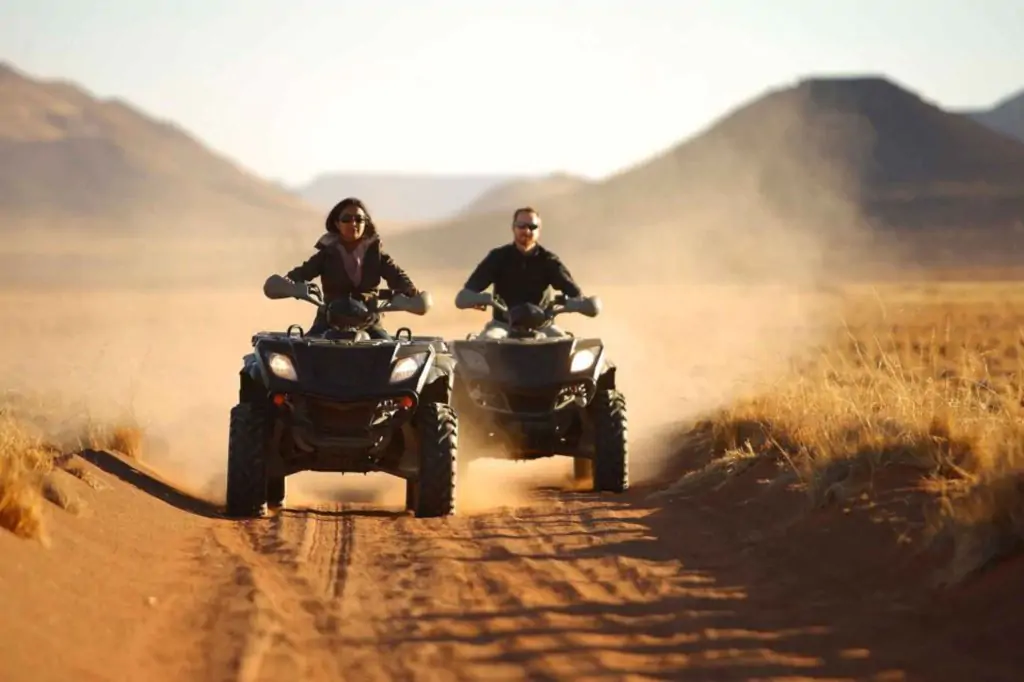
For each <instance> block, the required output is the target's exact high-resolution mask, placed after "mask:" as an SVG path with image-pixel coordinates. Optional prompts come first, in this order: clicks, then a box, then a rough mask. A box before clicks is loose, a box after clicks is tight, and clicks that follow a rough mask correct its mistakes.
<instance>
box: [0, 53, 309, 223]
mask: <svg viewBox="0 0 1024 682" xmlns="http://www.w3.org/2000/svg"><path fill="white" fill-rule="evenodd" d="M0 206H2V211H3V215H4V220H5V222H6V223H7V224H8V225H11V224H24V225H27V224H30V223H39V222H43V221H49V222H57V223H61V222H63V223H72V222H78V223H81V224H89V225H93V226H96V227H100V226H102V227H103V228H110V229H114V230H115V231H123V230H138V229H146V228H145V227H143V226H144V225H156V224H159V225H162V226H165V227H171V226H173V227H175V228H177V229H182V230H190V229H194V230H209V229H210V226H211V225H215V226H216V229H217V230H221V231H224V232H231V231H236V232H237V231H252V230H257V231H259V230H270V231H273V230H281V229H282V227H284V226H299V225H303V224H308V222H309V221H310V220H313V219H315V217H316V216H317V213H315V212H314V211H313V209H312V207H310V206H308V205H307V204H305V203H304V202H303V201H302V200H301V199H299V198H298V197H296V196H295V195H293V194H292V193H290V192H287V191H283V190H281V189H279V188H277V187H275V186H273V185H272V184H271V183H269V182H267V181H265V180H263V179H262V178H259V177H257V176H256V175H254V174H253V173H250V172H248V171H247V170H245V169H243V168H242V167H241V166H239V165H238V164H236V163H234V162H232V161H230V160H229V159H227V158H225V157H224V156H222V155H220V154H218V153H216V152H214V151H212V150H211V149H209V148H208V147H206V146H205V145H204V144H203V143H201V142H199V141H198V140H197V139H196V138H194V137H193V136H191V135H190V134H188V133H187V132H185V131H183V130H182V129H181V128H179V127H178V126H176V125H173V124H170V123H165V122H160V121H157V120H155V119H153V118H151V117H150V116H148V115H146V114H144V113H142V112H141V111H139V110H137V109H136V108H135V107H133V106H132V105H130V104H127V103H125V102H123V101H120V100H117V99H107V100H101V99H98V98H96V97H94V96H92V95H91V94H90V93H88V92H87V91H85V90H84V89H82V88H80V87H79V86H77V85H74V84H70V83H67V82H63V81H45V80H40V79H33V78H30V77H29V76H27V75H25V74H23V73H21V72H20V71H18V70H16V69H15V68H14V67H13V66H11V65H9V64H0ZM154 229H155V228H154Z"/></svg>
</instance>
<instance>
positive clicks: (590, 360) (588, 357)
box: [569, 348, 597, 373]
mask: <svg viewBox="0 0 1024 682" xmlns="http://www.w3.org/2000/svg"><path fill="white" fill-rule="evenodd" d="M595 360H597V353H595V352H594V351H592V350H590V349H589V348H584V349H583V350H579V351H576V352H575V353H574V354H573V356H572V362H571V364H570V365H569V371H570V372H574V373H575V372H583V371H585V370H588V369H590V368H591V367H593V366H594V361H595Z"/></svg>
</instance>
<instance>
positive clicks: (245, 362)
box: [238, 353, 266, 402]
mask: <svg viewBox="0 0 1024 682" xmlns="http://www.w3.org/2000/svg"><path fill="white" fill-rule="evenodd" d="M265 394H266V377H265V376H264V373H263V365H262V363H261V362H260V359H259V357H258V356H257V355H256V353H248V354H246V355H245V356H243V357H242V369H240V370H239V372H238V400H239V402H250V401H251V400H252V399H253V398H256V397H259V396H262V395H265Z"/></svg>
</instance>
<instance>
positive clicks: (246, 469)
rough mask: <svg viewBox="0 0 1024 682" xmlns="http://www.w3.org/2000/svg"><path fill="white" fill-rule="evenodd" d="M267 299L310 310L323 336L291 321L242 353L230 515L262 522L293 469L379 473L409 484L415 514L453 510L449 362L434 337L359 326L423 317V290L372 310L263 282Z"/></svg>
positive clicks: (454, 445)
mask: <svg viewBox="0 0 1024 682" xmlns="http://www.w3.org/2000/svg"><path fill="white" fill-rule="evenodd" d="M263 293H264V294H265V295H266V296H267V298H271V299H282V298H296V299H300V300H304V301H308V302H310V303H313V304H314V305H316V306H317V307H318V313H319V314H320V315H322V316H323V317H324V319H325V320H326V322H327V330H326V331H325V332H324V333H323V334H306V333H304V332H303V330H302V328H301V327H299V325H291V326H289V327H288V329H287V331H285V332H259V333H258V334H256V335H254V336H253V337H252V346H253V352H252V353H249V354H248V355H246V356H245V357H244V360H243V365H242V369H241V371H240V373H239V374H240V385H239V392H238V393H239V395H238V404H237V405H235V406H234V407H233V408H232V409H231V429H230V435H229V441H228V471H227V513H228V515H229V516H235V517H252V516H262V515H263V514H264V512H265V510H266V505H267V504H268V503H269V504H270V505H272V506H279V505H281V504H282V502H283V501H284V496H285V478H286V477H287V476H289V475H291V474H294V473H298V472H301V471H329V472H339V473H369V472H374V471H379V472H384V473H388V474H391V475H393V476H398V477H399V478H403V479H405V481H406V509H407V510H413V511H414V512H415V514H416V516H418V517H432V516H448V515H451V514H454V513H455V501H456V495H455V492H456V478H455V477H456V473H457V471H456V470H457V461H456V459H457V452H458V419H457V416H456V413H455V411H454V410H453V409H452V408H451V406H450V404H449V403H450V398H451V392H452V366H453V361H452V357H451V355H450V353H449V352H448V350H447V345H446V344H445V342H444V340H443V339H441V338H440V337H424V336H413V335H412V332H411V331H410V330H409V329H408V328H405V327H403V328H401V329H399V330H398V332H397V334H396V335H395V336H394V337H391V336H390V335H387V336H388V338H383V339H379V338H373V337H372V336H371V335H370V334H369V333H368V331H367V327H368V326H369V325H370V324H372V323H373V322H374V321H375V320H376V319H379V318H378V317H377V315H378V314H380V313H384V312H389V311H404V312H408V313H413V314H415V315H424V314H426V312H427V310H428V309H429V308H430V306H431V299H430V295H429V294H426V293H422V294H419V295H418V296H415V297H407V296H403V295H400V294H394V293H393V292H390V291H388V290H385V289H381V290H378V292H377V293H378V300H376V301H371V302H370V303H369V304H366V303H364V302H363V301H361V300H358V299H353V298H347V299H340V300H336V301H332V302H331V303H330V304H329V305H325V304H324V303H323V296H322V294H321V293H320V290H319V288H318V287H317V286H316V285H315V284H306V283H296V282H292V281H291V280H288V279H286V278H284V277H281V276H279V275H272V276H271V277H270V278H268V279H267V281H266V283H265V284H264V286H263Z"/></svg>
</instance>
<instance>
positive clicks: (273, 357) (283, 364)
mask: <svg viewBox="0 0 1024 682" xmlns="http://www.w3.org/2000/svg"><path fill="white" fill-rule="evenodd" d="M267 366H268V367H269V368H270V371H271V372H273V373H274V376H276V377H278V378H280V379H284V380H286V381H298V380H299V377H298V375H297V374H296V373H295V365H293V364H292V359H291V358H290V357H288V356H287V355H282V354H281V353H270V354H269V355H268V356H267Z"/></svg>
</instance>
